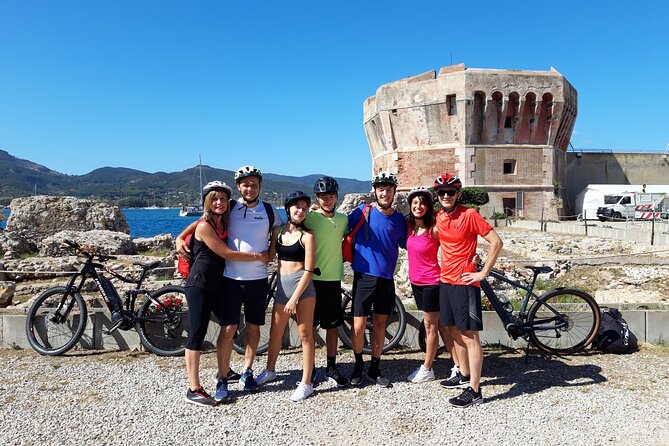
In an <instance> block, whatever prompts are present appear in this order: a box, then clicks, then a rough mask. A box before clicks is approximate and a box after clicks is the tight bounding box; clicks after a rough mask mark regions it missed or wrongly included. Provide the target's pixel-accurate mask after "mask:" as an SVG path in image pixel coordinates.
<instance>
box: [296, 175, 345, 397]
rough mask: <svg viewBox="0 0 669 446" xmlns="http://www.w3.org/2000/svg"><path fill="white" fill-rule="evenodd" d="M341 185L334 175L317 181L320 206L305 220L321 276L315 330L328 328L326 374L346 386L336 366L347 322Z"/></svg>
mask: <svg viewBox="0 0 669 446" xmlns="http://www.w3.org/2000/svg"><path fill="white" fill-rule="evenodd" d="M338 192H339V185H338V184H337V181H336V180H335V179H334V178H332V177H328V176H325V177H321V178H319V179H318V180H316V183H315V184H314V194H316V199H317V200H318V204H319V206H320V207H319V209H317V210H315V211H313V212H310V213H309V214H308V215H307V218H306V219H305V221H304V223H305V226H306V227H307V228H308V229H309V230H310V231H312V232H313V234H314V238H315V240H316V267H318V269H320V272H321V274H320V276H314V278H313V283H314V286H315V287H316V309H315V312H314V331H315V330H316V327H318V325H320V326H321V328H323V329H325V332H326V336H325V345H326V349H327V368H326V372H325V374H326V375H327V377H328V378H329V379H330V380H332V381H334V382H336V383H337V386H338V387H346V386H347V385H348V384H349V381H348V378H346V377H344V376H342V375H341V374H340V373H339V370H338V369H337V365H336V358H337V344H338V342H339V338H338V336H337V327H339V326H340V325H341V324H342V323H343V322H344V312H343V310H342V307H341V281H342V279H343V278H344V263H343V260H342V256H341V242H342V239H343V238H344V236H345V235H346V234H348V232H349V229H348V218H347V217H346V215H344V214H340V213H338V212H335V209H336V207H337V199H338Z"/></svg>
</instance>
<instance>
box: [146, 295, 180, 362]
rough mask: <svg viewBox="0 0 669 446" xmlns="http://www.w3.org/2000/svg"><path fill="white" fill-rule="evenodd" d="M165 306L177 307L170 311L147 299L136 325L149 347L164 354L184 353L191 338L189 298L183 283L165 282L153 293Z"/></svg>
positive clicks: (159, 353) (175, 354) (176, 354)
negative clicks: (187, 299) (173, 284)
mask: <svg viewBox="0 0 669 446" xmlns="http://www.w3.org/2000/svg"><path fill="white" fill-rule="evenodd" d="M151 295H152V296H153V298H154V299H156V300H157V301H159V302H160V303H161V304H163V305H164V306H165V307H169V308H172V309H174V310H176V311H175V312H174V313H172V314H171V315H170V314H168V313H167V312H166V311H165V308H163V307H162V306H160V305H156V304H154V303H153V301H151V299H146V300H145V301H144V302H143V303H142V306H141V307H139V311H138V312H137V322H136V324H135V329H136V330H137V334H138V335H139V339H140V340H141V341H142V344H144V347H146V349H147V350H149V351H151V352H153V353H155V354H157V355H161V356H178V355H182V354H183V353H184V350H185V349H186V343H187V342H188V302H187V301H186V292H185V290H184V288H183V287H180V286H166V287H163V288H160V289H159V290H157V291H154V292H152V293H151Z"/></svg>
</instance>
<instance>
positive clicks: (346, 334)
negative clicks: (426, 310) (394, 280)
mask: <svg viewBox="0 0 669 446" xmlns="http://www.w3.org/2000/svg"><path fill="white" fill-rule="evenodd" d="M341 294H342V301H341V304H342V308H343V309H344V323H343V324H341V325H340V326H339V327H338V329H337V331H338V332H339V339H341V342H342V343H343V344H344V345H345V346H347V347H348V348H353V341H352V334H353V296H352V295H351V293H350V292H349V291H348V290H345V289H344V288H342V290H341ZM406 326H407V318H406V310H405V309H404V304H403V303H402V301H401V300H400V298H399V297H397V296H395V306H394V308H393V310H392V313H391V314H390V315H389V316H388V319H387V321H386V337H385V343H384V345H383V352H384V353H385V352H387V351H388V350H390V349H391V348H393V347H395V346H396V345H397V344H398V343H399V342H400V340H401V339H402V336H404V331H405V330H406ZM371 333H372V318H371V317H368V318H367V327H366V329H365V333H364V337H363V344H362V352H363V353H365V354H371V353H372V343H371Z"/></svg>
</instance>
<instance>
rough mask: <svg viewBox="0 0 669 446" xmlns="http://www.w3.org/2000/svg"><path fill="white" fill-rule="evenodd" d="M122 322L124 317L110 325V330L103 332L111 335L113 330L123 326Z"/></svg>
mask: <svg viewBox="0 0 669 446" xmlns="http://www.w3.org/2000/svg"><path fill="white" fill-rule="evenodd" d="M121 324H123V319H119V320H118V321H116V323H115V324H114V325H112V326H111V327H109V330H107V331H103V333H104V334H106V335H110V334H112V333H113V332H115V331H116V330H118V329H119V328H120V327H121Z"/></svg>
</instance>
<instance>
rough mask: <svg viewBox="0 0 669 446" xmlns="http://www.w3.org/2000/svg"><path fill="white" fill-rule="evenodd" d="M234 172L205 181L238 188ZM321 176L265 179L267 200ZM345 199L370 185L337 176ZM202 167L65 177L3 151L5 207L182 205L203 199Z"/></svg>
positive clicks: (207, 172)
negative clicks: (63, 201)
mask: <svg viewBox="0 0 669 446" xmlns="http://www.w3.org/2000/svg"><path fill="white" fill-rule="evenodd" d="M233 174H234V172H233V171H231V170H225V169H216V168H214V167H210V166H206V165H203V166H202V181H203V182H204V183H206V182H208V181H213V180H222V181H225V182H226V183H228V184H230V185H232V184H233V183H234V181H233ZM319 176H321V175H320V174H313V175H307V176H304V177H291V176H284V175H276V174H271V173H267V174H265V175H264V180H263V189H262V195H263V199H265V200H267V201H271V202H273V203H275V204H281V203H282V201H283V197H284V196H285V195H286V194H287V193H288V192H290V191H293V190H295V189H301V190H304V191H305V192H311V190H312V187H313V183H314V181H315V180H316V179H317V178H318V177H319ZM337 180H338V181H339V184H340V187H341V189H340V195H342V196H343V195H344V194H347V193H358V192H368V191H369V189H370V184H369V182H367V181H359V180H353V179H348V178H337ZM199 190H200V169H199V167H198V166H194V167H191V168H189V169H186V170H183V171H181V172H169V173H168V172H156V173H147V172H142V171H140V170H135V169H129V168H124V167H101V168H99V169H95V170H93V171H92V172H89V173H87V174H85V175H64V174H62V173H58V172H55V171H53V170H51V169H48V168H47V167H44V166H41V165H39V164H36V163H33V162H31V161H27V160H23V159H20V158H16V157H14V156H12V155H10V154H9V153H7V152H6V151H3V150H0V205H4V206H6V205H8V204H9V202H10V201H11V200H12V199H13V198H17V197H25V196H28V195H33V194H35V193H37V194H38V195H72V196H75V197H82V198H101V199H104V200H107V201H110V202H112V203H115V204H117V205H119V206H122V207H146V206H160V207H162V206H170V207H178V206H183V205H186V204H191V203H197V202H198V201H199V200H200V198H199V197H200V195H199Z"/></svg>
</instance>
